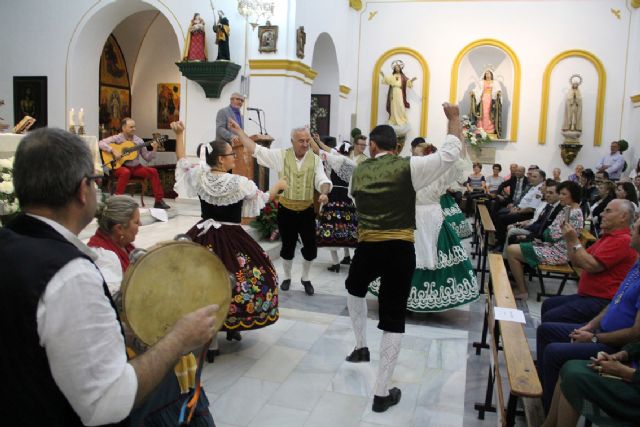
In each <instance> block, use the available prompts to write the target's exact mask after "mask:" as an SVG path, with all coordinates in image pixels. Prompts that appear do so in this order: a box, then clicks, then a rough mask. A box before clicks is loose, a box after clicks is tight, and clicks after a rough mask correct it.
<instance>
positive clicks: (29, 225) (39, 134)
mask: <svg viewBox="0 0 640 427" xmlns="http://www.w3.org/2000/svg"><path fill="white" fill-rule="evenodd" d="M92 175H93V162H92V156H91V152H90V150H89V148H88V147H87V145H86V144H85V143H84V141H82V140H81V139H80V138H78V137H76V136H75V135H72V134H70V133H68V132H65V131H63V130H59V129H47V128H45V129H38V130H37V131H34V132H32V133H30V134H29V135H28V136H26V137H25V138H24V139H23V140H22V141H21V142H20V145H19V146H18V150H17V152H16V156H15V163H14V181H15V191H16V195H17V197H18V199H19V200H20V205H21V207H22V209H23V213H22V214H21V215H20V216H18V217H17V218H16V219H14V220H13V221H12V222H11V223H10V224H9V225H8V226H7V227H5V228H3V229H1V230H0V277H2V282H1V283H0V325H1V326H0V342H2V351H0V368H1V369H2V372H5V373H6V374H7V375H4V378H3V380H2V381H0V395H2V396H3V398H2V399H3V403H2V405H3V408H5V409H6V410H2V411H1V412H2V414H3V415H2V423H3V425H8V426H9V425H11V426H17V425H20V426H35V425H47V426H61V427H62V426H64V427H68V426H82V425H101V424H113V423H119V425H128V421H129V420H128V416H129V413H130V412H131V410H132V409H133V408H134V407H136V406H137V405H139V404H140V403H141V402H143V400H144V399H145V398H146V397H147V396H148V395H149V393H150V392H151V391H152V390H153V389H154V388H155V387H156V385H158V383H159V382H160V381H161V380H162V379H163V378H164V376H165V375H166V374H167V372H168V371H169V370H170V369H171V368H173V366H174V365H175V363H176V361H177V360H178V358H179V356H181V355H182V354H185V353H187V352H188V351H191V350H193V349H195V348H197V347H199V346H202V345H204V343H206V342H207V341H208V340H209V339H211V337H212V336H213V325H214V322H215V318H216V312H217V309H218V307H217V306H208V307H205V308H202V309H200V310H197V311H195V312H193V313H191V314H188V315H187V316H185V317H183V318H182V319H180V320H178V322H176V324H175V325H174V326H173V328H172V329H171V330H170V331H169V332H168V333H167V335H166V336H165V337H164V338H162V339H161V340H160V341H158V343H157V344H156V345H154V346H153V347H151V348H150V349H149V350H148V351H147V352H146V353H144V354H142V355H140V356H138V357H136V358H135V359H133V360H131V361H127V356H126V353H125V342H124V336H123V334H122V329H121V327H120V324H119V319H118V315H117V313H116V310H115V307H114V305H113V301H112V300H111V297H110V295H109V291H108V289H107V287H106V284H105V283H104V279H103V278H102V275H101V274H100V272H99V270H98V268H97V267H96V266H95V264H94V263H93V261H94V260H95V258H96V255H95V253H93V252H92V251H91V249H89V248H88V247H87V246H85V245H84V244H83V243H82V242H81V241H80V240H79V239H78V237H77V235H78V234H79V233H80V232H81V231H82V229H83V228H84V227H85V226H86V225H87V224H89V222H91V220H92V219H93V216H94V214H95V210H96V199H97V194H96V185H95V183H94V181H96V180H98V179H99V178H100V177H96V176H92Z"/></svg>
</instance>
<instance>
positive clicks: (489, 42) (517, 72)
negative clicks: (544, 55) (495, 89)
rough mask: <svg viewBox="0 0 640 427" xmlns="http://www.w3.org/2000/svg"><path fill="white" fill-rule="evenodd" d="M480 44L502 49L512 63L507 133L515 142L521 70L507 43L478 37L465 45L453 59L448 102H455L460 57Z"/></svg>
mask: <svg viewBox="0 0 640 427" xmlns="http://www.w3.org/2000/svg"><path fill="white" fill-rule="evenodd" d="M480 46H493V47H497V48H499V49H501V50H502V51H504V52H505V53H506V54H507V55H508V56H509V58H511V63H512V64H513V74H514V78H513V102H512V103H511V132H510V133H509V140H510V141H511V142H516V141H517V140H518V120H519V114H520V79H521V75H522V70H521V69H520V60H519V59H518V57H517V56H516V53H515V52H514V51H513V49H511V48H510V47H509V46H508V45H507V44H505V43H503V42H501V41H500V40H496V39H480V40H476V41H474V42H471V43H469V44H468V45H466V46H465V47H464V48H463V49H462V50H461V51H460V53H458V56H456V59H455V61H453V67H452V68H451V90H450V92H449V102H451V103H452V104H456V103H457V99H456V97H457V96H458V72H459V69H460V62H462V59H463V58H464V57H465V56H466V55H467V54H468V53H469V52H471V51H472V50H473V49H475V48H477V47H480Z"/></svg>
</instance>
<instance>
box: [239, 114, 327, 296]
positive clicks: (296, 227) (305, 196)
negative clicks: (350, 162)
mask: <svg viewBox="0 0 640 427" xmlns="http://www.w3.org/2000/svg"><path fill="white" fill-rule="evenodd" d="M228 128H229V130H231V132H233V133H235V134H236V135H238V137H239V138H240V141H242V144H243V145H244V148H245V150H247V151H248V152H249V153H250V154H253V156H254V157H255V158H256V159H257V160H258V164H260V165H261V166H265V167H268V168H269V169H273V170H275V171H276V172H278V175H279V177H280V178H285V179H287V181H288V183H289V187H288V188H287V189H286V190H285V191H284V193H282V195H281V196H280V200H279V201H280V205H279V207H278V231H279V232H280V239H281V240H282V249H280V257H281V258H282V265H283V267H284V274H283V275H282V279H283V280H282V283H281V284H280V288H281V289H282V290H283V291H287V290H289V287H290V286H291V265H292V263H293V257H294V256H295V250H296V243H297V241H298V235H299V236H300V239H301V240H302V250H301V252H302V257H303V258H304V261H303V263H302V279H301V282H302V286H304V291H305V292H306V293H307V295H313V292H314V289H313V285H312V284H311V281H310V280H309V270H310V269H311V263H312V261H313V260H314V259H315V258H316V256H317V253H318V248H317V247H316V215H315V212H314V209H313V190H314V189H315V190H317V191H318V192H319V193H320V197H319V198H318V201H319V202H320V204H326V203H327V202H328V201H329V198H328V197H327V194H329V192H330V191H331V186H332V185H331V180H330V179H329V178H328V177H327V174H326V173H325V171H324V166H323V165H322V160H321V159H320V157H318V156H317V155H316V154H314V153H313V151H311V150H310V149H309V148H310V143H311V134H310V133H309V129H308V128H306V127H301V128H296V129H293V130H292V131H291V147H290V148H287V149H279V148H266V147H261V146H259V145H257V144H256V143H255V142H254V141H253V140H252V139H251V138H249V137H248V136H247V134H245V133H244V131H243V130H242V129H241V128H240V126H238V124H237V123H236V122H235V121H234V120H233V119H229V125H228Z"/></svg>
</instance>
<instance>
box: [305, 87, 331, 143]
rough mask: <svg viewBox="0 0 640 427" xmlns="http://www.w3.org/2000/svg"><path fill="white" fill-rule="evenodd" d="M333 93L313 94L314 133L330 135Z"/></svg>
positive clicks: (312, 115)
mask: <svg viewBox="0 0 640 427" xmlns="http://www.w3.org/2000/svg"><path fill="white" fill-rule="evenodd" d="M330 117H331V95H311V117H310V121H309V122H310V127H311V132H312V133H317V134H319V135H321V136H326V135H329V124H330V122H329V119H330Z"/></svg>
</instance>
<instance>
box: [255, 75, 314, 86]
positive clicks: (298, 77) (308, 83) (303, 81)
mask: <svg viewBox="0 0 640 427" xmlns="http://www.w3.org/2000/svg"><path fill="white" fill-rule="evenodd" d="M249 76H250V77H289V78H292V79H296V80H300V81H301V82H302V83H304V84H306V85H309V86H313V85H312V84H311V83H310V82H309V81H308V80H305V79H303V78H302V77H300V76H296V75H293V74H284V73H268V74H255V73H254V74H249Z"/></svg>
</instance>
